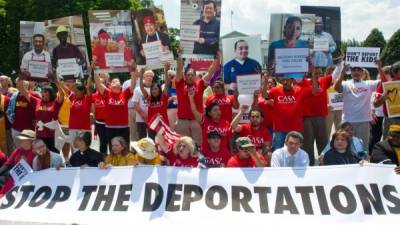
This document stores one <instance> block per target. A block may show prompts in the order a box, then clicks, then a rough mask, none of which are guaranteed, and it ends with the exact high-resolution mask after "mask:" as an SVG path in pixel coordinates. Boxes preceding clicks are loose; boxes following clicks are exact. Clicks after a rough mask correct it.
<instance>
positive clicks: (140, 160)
mask: <svg viewBox="0 0 400 225" xmlns="http://www.w3.org/2000/svg"><path fill="white" fill-rule="evenodd" d="M135 160H136V161H137V162H138V163H139V164H141V165H161V163H162V160H161V157H160V155H159V154H157V156H156V157H155V158H154V159H151V160H148V159H145V158H143V157H141V156H140V155H139V154H136V155H135Z"/></svg>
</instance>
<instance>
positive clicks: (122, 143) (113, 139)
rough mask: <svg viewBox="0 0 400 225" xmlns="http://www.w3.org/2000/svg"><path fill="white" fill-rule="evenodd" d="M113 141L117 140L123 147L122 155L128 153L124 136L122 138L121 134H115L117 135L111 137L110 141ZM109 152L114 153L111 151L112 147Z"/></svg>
mask: <svg viewBox="0 0 400 225" xmlns="http://www.w3.org/2000/svg"><path fill="white" fill-rule="evenodd" d="M113 141H118V142H119V144H120V145H122V147H123V148H124V149H123V150H122V155H126V154H128V153H129V146H128V142H126V140H125V138H123V137H121V136H117V137H113V138H112V139H111V143H112V142H113ZM110 152H111V154H114V153H113V152H112V149H111V151H110Z"/></svg>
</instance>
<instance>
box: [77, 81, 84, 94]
mask: <svg viewBox="0 0 400 225" xmlns="http://www.w3.org/2000/svg"><path fill="white" fill-rule="evenodd" d="M75 88H76V89H77V90H78V91H83V93H84V94H86V87H85V85H83V84H78V83H77V84H75Z"/></svg>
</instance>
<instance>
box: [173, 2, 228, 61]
mask: <svg viewBox="0 0 400 225" xmlns="http://www.w3.org/2000/svg"><path fill="white" fill-rule="evenodd" d="M220 20H221V0H181V21H180V23H181V25H180V47H181V49H182V57H184V58H213V57H214V56H215V55H216V54H217V52H218V48H219V32H220Z"/></svg>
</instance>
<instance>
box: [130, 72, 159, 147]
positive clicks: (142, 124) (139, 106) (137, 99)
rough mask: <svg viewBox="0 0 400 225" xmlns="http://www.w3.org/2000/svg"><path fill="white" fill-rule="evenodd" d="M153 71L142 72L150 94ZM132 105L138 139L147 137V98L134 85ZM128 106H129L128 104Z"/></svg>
mask: <svg viewBox="0 0 400 225" xmlns="http://www.w3.org/2000/svg"><path fill="white" fill-rule="evenodd" d="M153 77H154V73H153V71H151V70H146V71H145V72H144V74H143V84H144V86H145V89H146V91H147V94H148V95H150V87H151V84H152V81H153ZM132 99H133V106H134V108H135V110H136V131H137V136H138V138H139V139H142V138H145V137H147V120H148V118H147V110H148V104H147V99H145V97H144V96H143V93H142V90H141V89H140V86H139V87H136V88H135V90H134V92H133V98H132ZM128 107H129V106H128Z"/></svg>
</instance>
